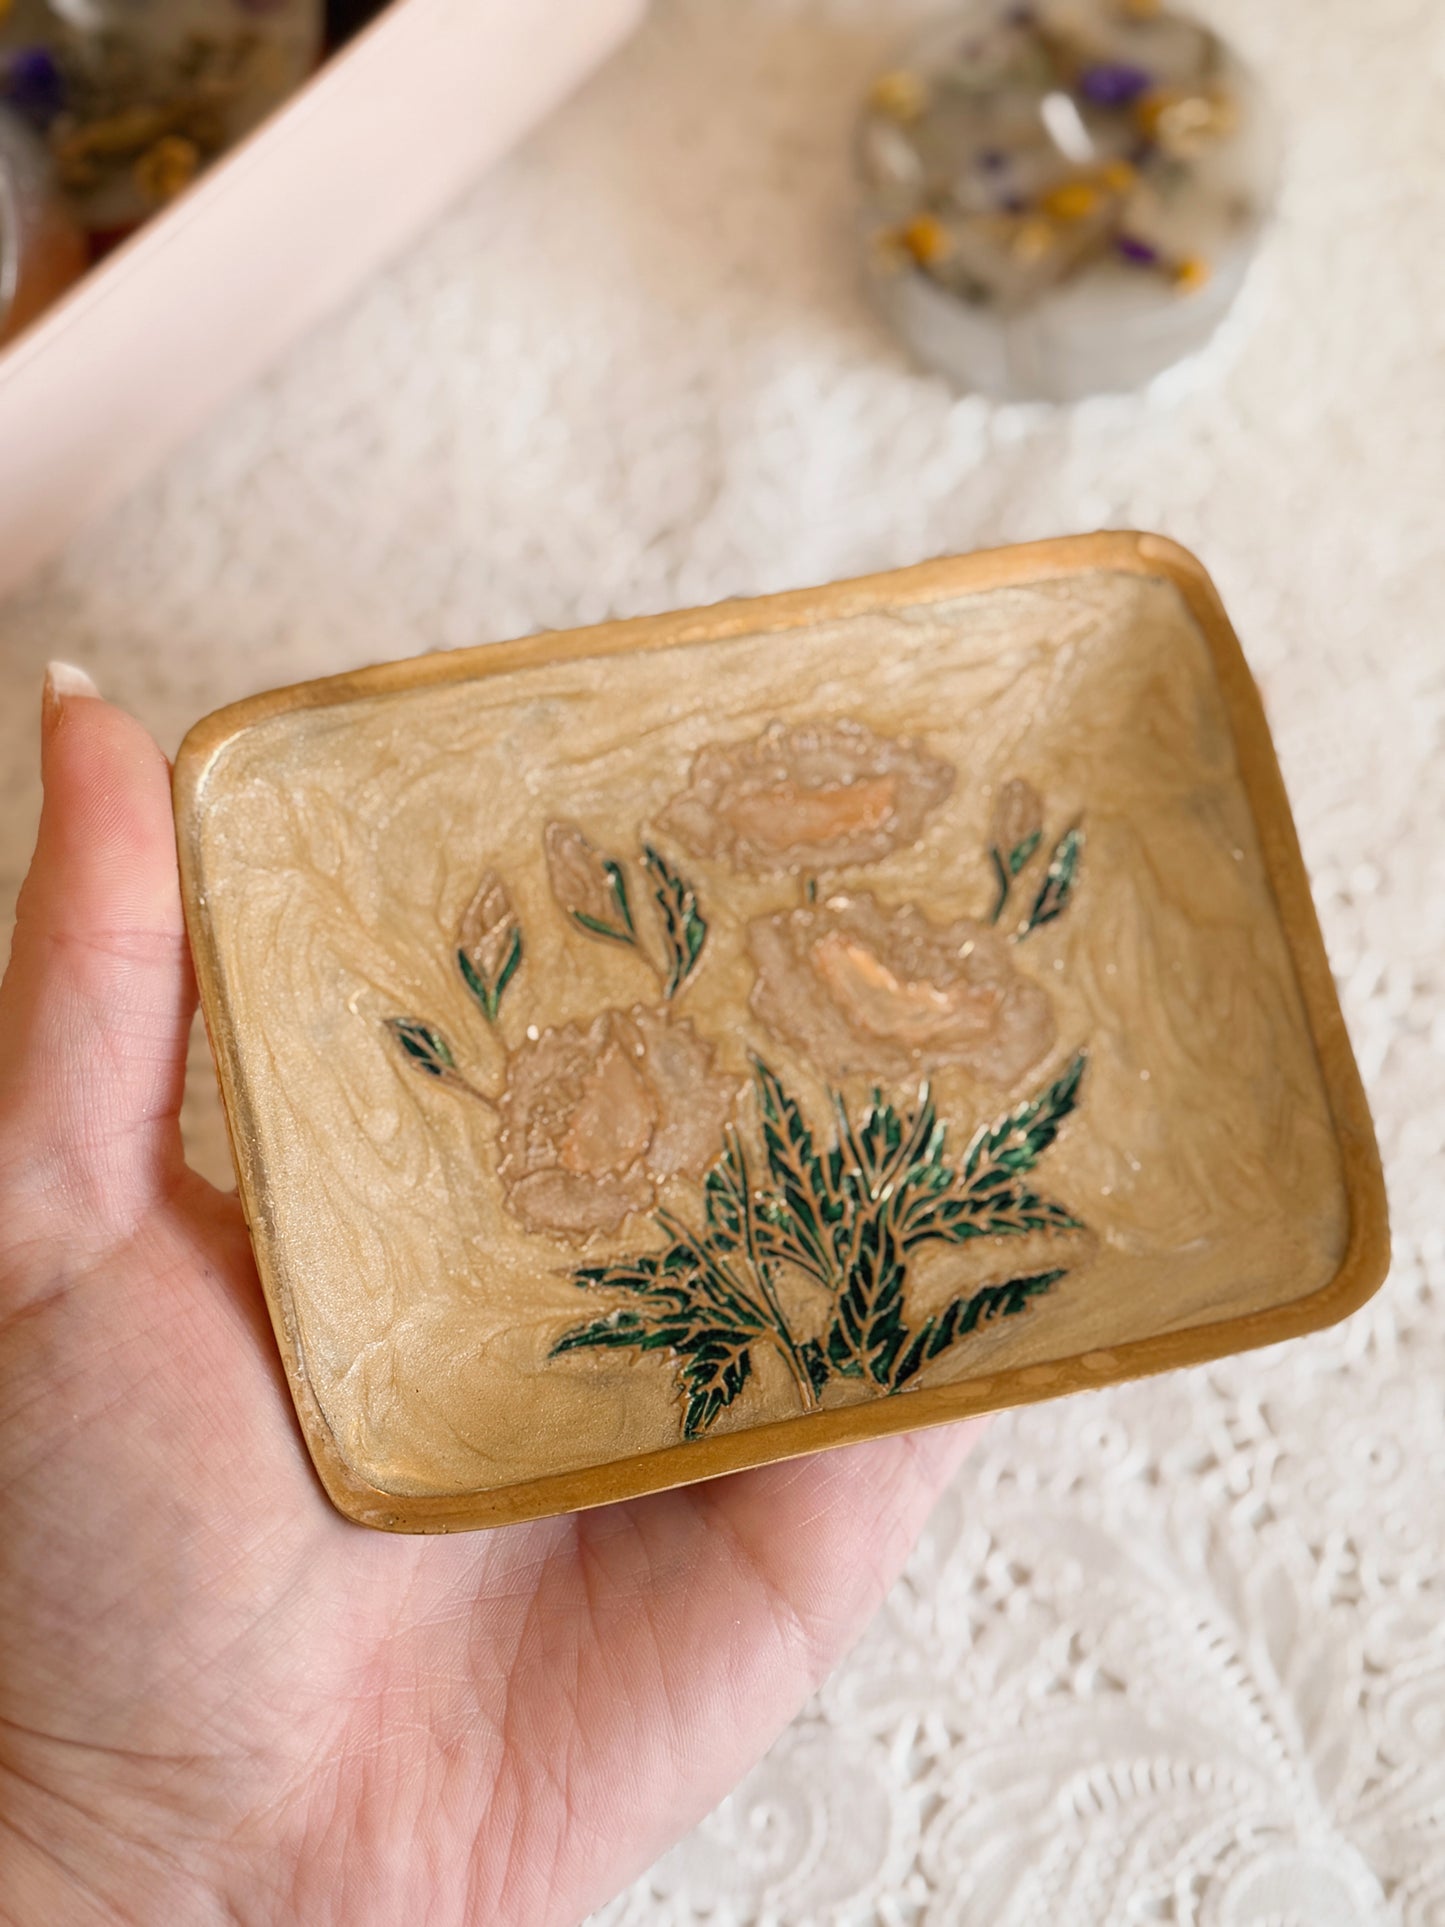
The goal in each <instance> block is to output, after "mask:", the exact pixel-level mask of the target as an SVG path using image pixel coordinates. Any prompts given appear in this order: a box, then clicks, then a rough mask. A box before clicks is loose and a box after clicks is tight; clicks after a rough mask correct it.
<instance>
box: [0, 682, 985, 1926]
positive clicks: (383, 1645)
mask: <svg viewBox="0 0 1445 1927" xmlns="http://www.w3.org/2000/svg"><path fill="white" fill-rule="evenodd" d="M45 769H46V799H47V800H46V811H45V818H44V821H43V824H42V831H41V839H40V846H39V849H38V851H37V857H36V863H35V866H34V868H33V870H32V874H31V879H30V881H29V883H28V884H27V887H26V893H25V896H24V898H23V899H22V906H21V919H20V928H19V930H18V931H17V936H16V942H15V949H14V955H13V960H12V968H11V971H10V974H9V976H8V977H7V980H6V984H5V988H4V992H3V997H0V1508H3V1510H0V1867H4V1866H5V1865H6V1864H8V1865H9V1867H10V1868H11V1878H10V1880H9V1881H8V1883H6V1882H4V1881H0V1893H4V1892H5V1891H7V1890H8V1891H9V1893H10V1894H11V1895H12V1896H16V1895H20V1896H24V1899H23V1900H17V1899H15V1898H12V1899H11V1900H10V1902H9V1905H10V1906H11V1908H12V1909H14V1914H13V1917H14V1918H16V1919H22V1920H29V1919H31V1918H34V1917H38V1915H39V1913H40V1911H41V1909H42V1908H47V1909H48V1910H49V1911H50V1912H52V1913H53V1912H54V1908H55V1901H56V1897H57V1896H60V1895H64V1896H65V1897H66V1902H65V1904H66V1906H67V1907H68V1909H69V1911H67V1912H65V1913H64V1918H65V1919H66V1920H70V1919H76V1920H84V1919H90V1918H95V1919H113V1918H117V1917H119V1918H123V1919H130V1918H137V1919H156V1918H174V1919H186V1920H190V1919H196V1920H208V1919H211V1918H225V1919H241V1920H245V1921H248V1922H249V1921H256V1922H261V1921H278V1920H290V1919H297V1920H304V1921H306V1922H308V1923H320V1922H326V1921H331V1920H335V1921H344V1922H346V1923H347V1927H364V1923H367V1922H369V1921H382V1922H389V1921H393V1920H398V1919H413V1918H425V1919H426V1920H428V1921H429V1922H448V1921H457V1922H461V1921H468V1922H470V1921H477V1922H482V1921H485V1922H489V1923H490V1922H505V1921H514V1922H519V1923H525V1927H536V1924H538V1923H549V1922H559V1923H566V1922H569V1921H573V1920H576V1919H578V1918H579V1917H580V1916H581V1914H582V1913H583V1912H585V1911H586V1909H587V1908H588V1907H589V1906H592V1905H595V1904H597V1903H599V1902H600V1901H601V1900H603V1899H605V1898H606V1897H607V1896H608V1895H609V1894H610V1893H612V1892H614V1891H615V1890H616V1889H617V1888H618V1887H619V1886H620V1885H621V1884H623V1883H624V1882H625V1881H626V1879H627V1878H628V1877H629V1876H630V1875H632V1874H633V1873H635V1872H637V1871H639V1870H640V1869H641V1868H642V1867H643V1866H645V1865H646V1864H647V1863H648V1861H649V1860H650V1859H651V1858H652V1857H653V1856H654V1855H655V1854H656V1853H657V1852H659V1851H660V1850H661V1849H662V1848H663V1847H664V1846H665V1845H666V1844H667V1843H668V1842H669V1841H670V1840H671V1839H672V1838H674V1837H676V1835H677V1834H678V1833H679V1832H681V1831H682V1830H683V1829H684V1828H685V1827H686V1826H687V1825H689V1824H690V1823H691V1822H692V1821H693V1820H694V1819H696V1818H697V1817H698V1816H699V1815H700V1814H701V1813H703V1812H705V1811H706V1810H707V1808H708V1807H709V1806H710V1805H711V1804H712V1803H713V1802H714V1801H716V1800H717V1799H718V1798H719V1797H720V1796H721V1795H722V1794H723V1793H724V1792H726V1791H727V1789H728V1787H729V1786H730V1785H732V1784H733V1782H734V1781H735V1780H736V1779H737V1777H738V1776H739V1775H740V1774H741V1772H742V1771H743V1770H744V1769H745V1768H746V1766H747V1765H748V1764H750V1763H751V1761H752V1760H754V1759H755V1758H756V1757H757V1756H758V1755H759V1754H760V1753H761V1751H762V1750H763V1748H764V1747H765V1746H766V1745H767V1744H768V1743H769V1741H770V1740H771V1739H772V1737H773V1736H774V1734H775V1733H776V1731H777V1730H778V1729H779V1728H780V1727H781V1726H782V1725H783V1724H784V1723H785V1722H786V1720H787V1719H788V1718H789V1717H790V1716H791V1715H792V1713H793V1712H794V1710H795V1709H796V1707H797V1705H798V1704H799V1703H800V1702H801V1700H802V1699H803V1697H804V1696H805V1695H806V1693H807V1692H808V1690H809V1689H810V1688H811V1687H812V1686H813V1685H814V1684H815V1683H816V1681H817V1680H818V1678H819V1677H821V1675H822V1674H823V1673H824V1672H825V1671H826V1670H827V1668H828V1666H829V1665H830V1664H831V1663H832V1661H833V1660H834V1659H835V1658H836V1657H837V1655H838V1654H839V1653H840V1652H841V1651H842V1650H843V1648H844V1647H845V1646H846V1645H847V1643H848V1642H849V1641H850V1640H851V1638H852V1637H853V1636H854V1635H855V1634H856V1632H857V1630H858V1629H859V1628H860V1626H861V1625H862V1623H863V1622H864V1620H865V1619H866V1617H867V1615H868V1613H869V1612H870V1611H871V1610H872V1608H873V1606H874V1605H875V1604H876V1602H877V1600H878V1598H879V1597H880V1596H881V1593H882V1591H883V1589H884V1588H885V1587H886V1585H887V1583H888V1581H889V1580H890V1578H891V1577H892V1576H893V1574H894V1572H895V1571H896V1570H897V1568H898V1566H899V1564H900V1563H901V1561H902V1559H903V1557H904V1555H905V1554H906V1552H907V1549H908V1547H909V1545H910V1544H911V1542H912V1538H913V1536H914V1534H915V1533H916V1531H917V1529H918V1527H919V1526H920V1524H921V1523H922V1520H923V1518H924V1516H925V1514H926V1511H927V1508H928V1505H929V1504H930V1502H931V1500H932V1497H933V1496H934V1494H935V1492H936V1490H937V1488H938V1486H939V1484H940V1483H941V1481H942V1479H943V1478H944V1477H946V1475H947V1472H948V1471H949V1470H950V1469H951V1467H952V1465H953V1463H954V1462H955V1461H956V1459H957V1457H958V1455H959V1453H960V1452H961V1450H962V1449H963V1441H962V1440H961V1439H960V1438H959V1436H958V1435H956V1434H944V1435H927V1436H925V1437H924V1438H922V1439H913V1440H908V1439H902V1440H893V1441H887V1442H884V1443H881V1444H879V1445H876V1446H869V1447H860V1448H856V1449H855V1450H853V1451H850V1452H847V1453H835V1454H832V1455H830V1456H829V1457H828V1458H826V1459H822V1460H814V1461H808V1462H803V1463H800V1464H796V1465H791V1466H779V1467H775V1468H772V1469H770V1470H768V1471H765V1472H757V1473H751V1474H745V1475H742V1476H740V1477H736V1478H733V1479H729V1480H724V1481H719V1482H717V1483H715V1484H712V1485H708V1486H702V1487H695V1488H692V1489H691V1490H690V1491H688V1492H685V1493H679V1494H671V1495H663V1496H660V1497H657V1498H654V1499H649V1500H644V1501H640V1502H638V1503H636V1504H633V1505H629V1506H617V1507H611V1508H608V1509H606V1510H604V1511H600V1512H596V1513H591V1514H583V1515H579V1516H577V1517H575V1518H570V1519H562V1520H552V1521H546V1522H543V1523H541V1524H538V1525H535V1526H529V1527H519V1528H515V1529H512V1530H509V1531H502V1532H494V1533H488V1534H483V1535H478V1536H474V1537H467V1538H460V1539H439V1540H437V1539H398V1538H391V1537H385V1536H382V1535H380V1534H375V1533H369V1532H365V1531H362V1530H360V1529H358V1528H356V1527H353V1526H350V1525H347V1524H346V1523H345V1522H344V1521H342V1520H341V1519H340V1518H339V1517H338V1516H337V1515H336V1514H335V1513H334V1512H332V1510H331V1508H330V1507H329V1505H328V1504H327V1502H326V1500H325V1499H324V1497H323V1496H322V1493H321V1491H320V1488H319V1486H318V1485H317V1483H316V1481H315V1479H314V1476H313V1475H312V1473H311V1470H310V1467H309V1465H308V1464H307V1463H306V1460H305V1456H304V1453H303V1451H302V1448H301V1445H300V1441H299V1437H298V1434H297V1428H296V1424H295V1420H294V1417H293V1415H292V1412H291V1407H290V1401H289V1398H288V1396H287V1393H286V1389H285V1385H284V1381H283V1379H282V1376H281V1371H280V1366H279V1362H278V1361H277V1359H276V1356H275V1348H274V1344H273V1341H272V1339H271V1334H270V1331H269V1328H268V1325H267V1320H266V1313H265V1309H264V1306H263V1304H262V1301H261V1296H260V1290H259V1286H258V1283H257V1280H256V1277H255V1272H254V1268H253V1266H252V1262H251V1256H250V1248H249V1244H248V1241H247V1238H246V1234H245V1229H244V1225H243V1223H242V1221H241V1216H240V1212H239V1208H238V1206H237V1205H236V1203H235V1200H234V1199H231V1198H227V1197H223V1196H222V1195H221V1194H220V1193H218V1192H216V1191H215V1190H213V1189H212V1187H210V1186H209V1185H207V1184H205V1183H204V1182H203V1180H201V1179H200V1178H198V1177H196V1176H195V1175H194V1174H193V1173H191V1172H189V1171H187V1170H186V1169H185V1168H184V1164H183V1162H182V1158H181V1152H180V1145H179V1137H178V1131H177V1126H176V1121H175V1120H176V1110H177V1106H178V1102H179V1095H180V1081H181V1075H182V1069H183V1062H184V1048H185V1040H186V1033H187V1030H188V1027H189V1022H190V1017H191V1010H192V1003H193V993H192V991H191V989H190V985H189V978H188V974H187V971H186V968H185V961H184V943H183V938H182V935H181V930H180V924H179V910H178V905H177V892H176V880H175V871H174V860H173V856H172V854H171V842H170V834H171V833H170V824H169V809H168V800H167V791H166V779H165V767H164V762H163V759H162V758H161V757H160V755H159V752H158V751H156V750H155V749H154V746H153V745H151V744H150V743H149V742H148V740H147V739H146V738H144V736H143V734H142V733H141V732H140V731H139V730H138V729H137V727H136V726H135V725H134V724H132V723H130V722H128V721H127V719H125V718H124V717H122V716H121V715H120V714H119V713H118V712H116V711H114V710H111V709H108V708H107V707H106V706H105V705H103V704H101V703H99V702H96V701H94V700H92V699H89V698H86V697H78V696H77V697H71V698H69V699H68V700H66V701H65V703H64V704H63V705H60V704H53V705H52V706H51V709H50V711H49V727H48V730H47V734H46V743H45Z"/></svg>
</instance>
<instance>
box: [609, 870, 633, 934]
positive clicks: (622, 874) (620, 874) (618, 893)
mask: <svg viewBox="0 0 1445 1927" xmlns="http://www.w3.org/2000/svg"><path fill="white" fill-rule="evenodd" d="M602 868H603V870H604V871H605V872H606V875H607V881H608V884H609V886H610V888H611V891H612V901H613V902H614V903H615V904H616V905H617V914H618V916H619V917H620V918H621V919H622V928H623V929H624V930H625V931H626V933H627V935H628V937H629V938H630V937H634V936H636V934H637V931H636V926H635V925H634V924H633V921H632V905H631V904H630V903H629V902H628V900H627V872H626V871H625V870H624V869H623V867H622V865H621V864H620V863H618V862H616V861H615V860H614V859H613V858H612V857H610V856H607V857H604V858H603V859H602Z"/></svg>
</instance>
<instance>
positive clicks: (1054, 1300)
mask: <svg viewBox="0 0 1445 1927" xmlns="http://www.w3.org/2000/svg"><path fill="white" fill-rule="evenodd" d="M176 808H177V818H178V828H179V841H180V855H181V868H182V877H183V882H184V889H185V897H186V911H187V917H188V920H189V925H190V932H191V940H192V945H193V948H194V952H195V958H196V966H197V971H198V975H199V978H200V985H201V996H202V1003H203V1008H204V1011H205V1015H206V1020H207V1023H208V1025H209V1028H210V1034H211V1038H212V1042H213V1045H214V1048H215V1053H216V1060H217V1064H218V1067H219V1071H220V1080H221V1088H222V1092H223V1094H224V1099H225V1105H226V1111H227V1116H228V1119H229V1122H230V1128H231V1134H232V1142H233V1146H234V1150H235V1156H236V1166H237V1171H238V1175H239V1180H240V1190H241V1197H242V1200H243V1202H244V1204H245V1208H246V1213H247V1217H248V1220H249V1223H250V1227H251V1233H252V1237H253V1240H254V1243H255V1247H256V1257H257V1262H258V1264H259V1267H260V1271H261V1277H262V1280H263V1282H264V1284H265V1288H266V1293H267V1297H268V1299H269V1302H270V1306H271V1312H272V1316H273V1319H274V1322H275V1327H276V1333H277V1337H278V1340H279V1342H280V1346H281V1350H282V1354H283V1357H284V1359H285V1364H286V1370H287V1373H288V1376H289V1378H290V1382H291V1389H292V1392H293V1394H294V1397H295V1400H296V1406H297V1410H298V1412H299V1414H300V1418H301V1423H302V1427H303V1429H304V1431H305V1435H306V1439H307V1443H308V1444H309V1446H310V1449H311V1452H312V1455H313V1457H314V1459H315V1461H316V1465H317V1468H318V1470H319V1472H320V1474H321V1478H322V1480H323V1482H324V1483H325V1486H326V1489H327V1491H328V1492H329V1493H330V1495H331V1497H332V1499H333V1500H334V1501H335V1503H336V1505H337V1506H338V1507H339V1508H340V1509H341V1510H342V1511H343V1512H345V1513H346V1514H348V1515H349V1516H350V1517H352V1518H354V1519H357V1520H360V1521H362V1522H364V1523H365V1524H368V1525H373V1526H380V1527H386V1528H391V1529H394V1530H403V1531H448V1530H455V1529H459V1528H463V1527H470V1526H487V1525H496V1524H503V1523H506V1522H508V1521H513V1520H519V1519H525V1518H531V1517H535V1516H537V1515H541V1514H545V1513H551V1512H558V1511H563V1510H568V1509H571V1508H574V1507H579V1506H588V1505H596V1504H600V1503H602V1502H604V1501H607V1500H612V1499H619V1498H625V1497H630V1496H633V1495H636V1494H640V1493H645V1492H651V1491H655V1490H658V1489H659V1488H662V1487H666V1486H672V1485H678V1484H681V1483H685V1482H688V1481H691V1480H695V1479H702V1478H708V1477H711V1476H713V1475H714V1474H717V1473H723V1472H731V1471H735V1470H737V1469H739V1468H741V1467H745V1466H752V1465H758V1464H762V1463H764V1462H767V1461H770V1460H775V1459H780V1458H785V1457H788V1456H791V1455H793V1454H797V1453H804V1452H812V1451H815V1450H817V1449H819V1448H820V1447H824V1446H832V1445H841V1444H845V1443H848V1442H851V1441H854V1440H858V1439H864V1438H871V1437H875V1436H878V1435H880V1434H883V1433H888V1432H896V1431H900V1430H903V1429H905V1428H909V1427H913V1426H921V1425H931V1424H937V1423H940V1422H942V1421H945V1420H949V1419H958V1418H963V1417H965V1416H967V1415H969V1414H972V1413H977V1412H983V1411H988V1410H991V1409H993V1408H996V1407H1001V1406H1007V1405H1015V1404H1019V1403H1022V1402H1024V1401H1027V1400H1032V1399H1039V1398H1044V1397H1048V1396H1051V1395H1053V1394H1055V1393H1062V1392H1073V1391H1078V1390H1080V1389H1082V1388H1085V1387H1088V1386H1097V1385H1106V1384H1111V1383H1113V1382H1115V1381H1117V1380H1120V1379H1125V1378H1129V1377H1133V1376H1137V1375H1139V1374H1142V1373H1147V1372H1156V1371H1162V1370H1166V1369H1169V1368H1172V1367H1175V1366H1181V1365H1190V1364H1197V1363H1199V1362H1201V1361H1203V1360H1206V1359H1212V1358H1217V1357H1219V1356H1221V1355H1222V1354H1224V1353H1227V1352H1232V1351H1237V1350H1241V1349H1243V1348H1246V1347H1249V1346H1253V1345H1261V1344H1268V1343H1271V1342H1273V1341H1275V1340H1278V1339H1284V1338H1290V1337H1294V1336H1296V1335H1298V1334H1300V1333H1304V1332H1307V1331H1311V1330H1313V1329H1315V1328H1317V1327H1319V1326H1321V1325H1324V1324H1327V1323H1329V1322H1330V1321H1332V1320H1334V1319H1336V1318H1339V1317H1341V1316H1343V1315H1344V1314H1345V1313H1346V1312H1349V1311H1351V1310H1353V1309H1354V1308H1355V1307H1356V1306H1358V1305H1359V1304H1361V1303H1362V1302H1363V1301H1364V1299H1365V1298H1366V1297H1368V1296H1369V1294H1370V1293H1371V1292H1372V1291H1373V1290H1374V1289H1375V1287H1376V1286H1377V1285H1378V1284H1379V1282H1380V1280H1381V1278H1382V1276H1383V1274H1384V1270H1385V1265H1386V1259H1387V1249H1388V1234H1387V1230H1386V1211H1385V1198H1384V1192H1383V1186H1382V1181H1381V1175H1380V1166H1379V1159H1378V1155H1377V1152H1376V1149H1375V1144H1374V1138H1373V1134H1372V1130H1371V1125H1370V1119H1369V1114H1368V1111H1367V1109H1366V1105H1365V1100H1364V1095H1363V1092H1362V1090H1361V1086H1360V1080H1359V1076H1358V1073H1357V1071H1356V1069H1355V1065H1354V1061H1353V1058H1352V1056H1351V1053H1350V1047H1349V1042H1348V1040H1347V1038H1346V1035H1345V1030H1344V1025H1343V1023H1342V1020H1341V1017H1340V1011H1339V1007H1338V1004H1337V1002H1336V999H1335V993H1334V988H1333V985H1332V982H1331V978H1330V972H1329V965H1328V963H1327V961H1326V958H1325V954H1324V950H1323V948H1322V945H1321V941H1320V935H1319V930H1318V926H1317V924H1316V920H1315V915H1314V910H1313V906H1312V904H1311V901H1310V895H1309V889H1308V885H1307V882H1306V879H1305V873H1304V869H1303V866H1302V864H1301V860H1300V854H1299V849H1298V845H1297V843H1296V840H1295V833H1294V829H1293V825H1292V823H1291V820H1290V814H1289V808H1288V804H1287V801H1286V798H1285V793H1284V789H1283V787H1282V784H1281V781H1280V776H1279V771H1278V768H1277V766H1276V763H1275V758H1274V754H1273V751H1272V748H1271V745H1270V740H1269V736H1268V732H1267V729H1266V725H1265V721H1264V716H1263V713H1262V710H1261V708H1260V703H1259V698H1258V696H1257V694H1256V692H1255V689H1254V685H1253V683H1252V682H1251V680H1250V676H1249V673H1248V670H1247V669H1246V667H1245V664H1244V660H1243V657H1242V656H1241V654H1240V650H1239V645H1238V643H1237V642H1236V640H1235V638H1234V635H1233V632H1232V631H1231V629H1230V626H1229V623H1228V621H1227V619H1226V617H1225V615H1224V613H1223V610H1222V609H1221V607H1220V604H1219V601H1218V598H1217V596H1216V595H1215V592H1214V590H1213V589H1212V587H1211V585H1210V583H1209V580H1208V578H1207V577H1206V575H1205V574H1204V571H1203V570H1202V569H1201V568H1200V566H1199V564H1198V563H1196V562H1195V561H1194V560H1193V559H1192V558H1190V557H1189V556H1188V555H1186V554H1185V553H1184V552H1183V551H1181V550H1180V549H1178V548H1176V547H1174V546H1173V545H1172V544H1170V543H1168V542H1165V541H1162V540H1159V539H1156V538H1154V537H1151V536H1133V535H1100V536H1091V537H1086V538H1080V539H1078V540H1070V541H1062V542H1049V543H1042V544H1036V545H1033V546H1030V547H1026V548H1019V549H1012V550H1005V551H1002V552H999V553H996V554H988V555H980V556H973V557H969V558H966V559H963V560H951V561H941V562H934V563H928V564H925V565H923V566H922V567H919V568H914V569H907V570H904V571H902V572H900V573H898V574H895V575H886V576H877V577H873V578H871V579H868V580H864V581H859V582H847V583H842V584H838V585H835V586H833V587H831V588H826V589H821V590H816V591H808V592H804V593H801V594H794V595H783V596H774V597H769V598H766V599H764V600H761V601H756V602H737V603H728V604H724V605H722V606H720V607H717V608H714V609H705V610H693V611H690V612H687V613H684V614H679V615H669V616H662V617H657V618H652V619H648V620H642V621H633V622H617V623H610V624H606V625H604V626H603V627H601V628H596V629H589V630H582V631H578V632H575V633H572V634H568V635H544V636H534V637H532V638H529V639H528V640H526V641H523V642H513V643H506V644H497V645H494V646H492V647H488V648H483V649H475V650H469V651H464V652H459V653H456V654H451V655H440V656H430V657H425V658H422V659H419V660H416V661H412V662H405V663H397V664H394V665H391V666H389V667H385V668H380V669H370V670H363V671H361V672H359V673H358V674H355V675H351V676H340V677H336V678H333V679H331V680H329V681H326V682H319V683H311V684H307V685H303V686H302V687H300V688H297V689H290V690H282V691H279V692H277V693H275V694H272V695H265V696H260V697H256V698H254V699H253V700H251V701H249V702H244V703H240V704H238V705H236V706H235V707H234V708H231V709H227V710H223V711H221V712H220V713H219V714H217V715H215V716H212V717H210V718H209V719H208V720H207V721H205V722H203V723H201V724H199V725H198V726H197V728H196V729H194V730H193V731H192V732H191V734H190V736H189V737H188V738H187V740H186V743H185V745H184V747H183V749H182V751H181V754H180V758H179V761H178V763H177V767H176Z"/></svg>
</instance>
